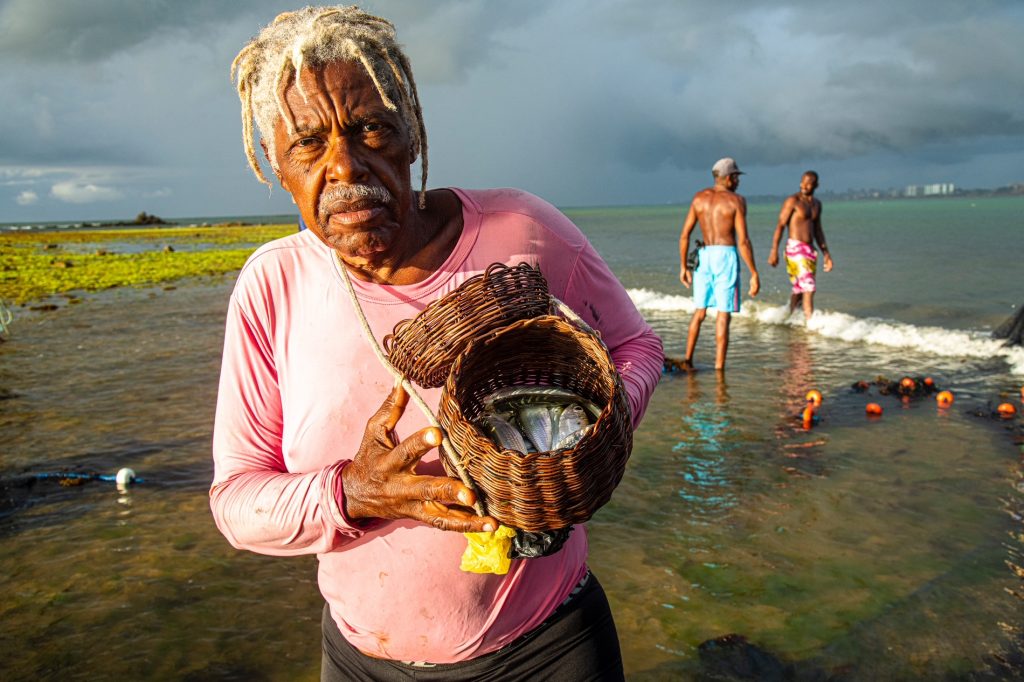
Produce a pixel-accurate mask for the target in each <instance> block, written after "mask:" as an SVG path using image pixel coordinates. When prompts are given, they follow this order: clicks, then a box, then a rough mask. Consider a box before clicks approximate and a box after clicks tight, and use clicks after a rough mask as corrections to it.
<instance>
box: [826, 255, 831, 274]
mask: <svg viewBox="0 0 1024 682" xmlns="http://www.w3.org/2000/svg"><path fill="white" fill-rule="evenodd" d="M831 271H832V256H830V255H829V254H828V251H826V252H825V272H831Z"/></svg>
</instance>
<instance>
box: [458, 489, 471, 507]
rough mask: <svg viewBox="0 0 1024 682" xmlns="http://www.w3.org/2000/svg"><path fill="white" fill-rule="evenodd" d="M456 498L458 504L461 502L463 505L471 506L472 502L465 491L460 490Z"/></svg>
mask: <svg viewBox="0 0 1024 682" xmlns="http://www.w3.org/2000/svg"><path fill="white" fill-rule="evenodd" d="M458 497H459V502H461V503H462V504H465V505H471V504H473V500H472V499H471V498H470V496H469V493H468V492H467V491H465V490H460V491H459V495H458Z"/></svg>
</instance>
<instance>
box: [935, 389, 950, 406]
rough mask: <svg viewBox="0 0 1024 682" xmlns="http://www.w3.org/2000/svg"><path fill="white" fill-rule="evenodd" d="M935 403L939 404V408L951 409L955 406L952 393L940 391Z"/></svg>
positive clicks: (936, 395)
mask: <svg viewBox="0 0 1024 682" xmlns="http://www.w3.org/2000/svg"><path fill="white" fill-rule="evenodd" d="M935 402H937V403H938V404H939V407H949V406H950V405H952V404H953V393H952V391H939V392H938V393H936V394H935Z"/></svg>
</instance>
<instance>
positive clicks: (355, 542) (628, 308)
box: [210, 7, 663, 680]
mask: <svg viewBox="0 0 1024 682" xmlns="http://www.w3.org/2000/svg"><path fill="white" fill-rule="evenodd" d="M234 74H235V77H236V79H237V82H238V91H239V95H240V98H241V100H242V120H243V127H244V133H243V137H244V140H245V146H246V152H247V155H248V158H249V162H250V164H251V166H252V168H253V170H254V172H255V173H256V175H257V176H258V177H259V178H260V179H261V180H263V181H264V182H266V181H267V180H266V178H265V177H264V176H263V173H262V171H261V170H260V167H259V164H258V163H257V156H256V152H255V144H254V140H253V127H252V122H253V121H254V120H255V123H256V124H257V126H258V127H259V132H260V144H261V145H262V147H263V151H264V153H265V156H266V158H267V160H268V161H269V163H270V167H271V168H272V169H273V172H274V174H275V175H276V177H277V180H278V182H279V183H280V184H281V186H282V187H283V188H284V189H285V190H286V191H288V192H289V193H290V194H291V195H292V197H293V198H294V200H295V203H296V204H297V205H298V208H299V211H300V213H301V215H302V218H303V220H304V222H305V224H306V225H307V226H308V227H309V229H307V230H303V231H300V232H297V233H295V234H292V235H290V236H287V237H284V238H282V239H280V240H277V241H274V242H271V243H269V244H266V245H264V246H263V247H262V248H260V249H259V250H258V251H257V252H256V253H255V254H253V256H252V257H251V258H250V259H249V261H248V262H247V263H246V265H245V267H244V268H243V269H242V271H241V273H240V274H239V277H238V282H237V284H236V286H235V290H234V292H233V294H232V296H231V300H230V304H229V309H228V319H227V327H226V334H225V341H224V357H223V365H222V372H221V383H220V391H219V395H218V402H217V414H216V424H215V429H214V443H213V455H214V464H215V472H214V481H213V485H212V487H211V490H210V498H211V507H212V510H213V514H214V517H215V519H216V522H217V525H218V527H219V528H220V530H221V531H222V532H223V533H224V535H225V536H226V537H227V538H228V540H229V541H230V542H231V543H232V545H234V546H235V547H238V548H241V549H247V550H252V551H255V552H261V553H264V554H272V555H280V556H287V555H296V554H311V553H316V554H317V555H318V557H319V561H320V569H319V585H320V590H321V592H322V593H323V595H324V598H325V601H326V605H325V609H324V615H323V619H322V625H323V651H324V655H323V661H322V671H323V672H322V679H325V680H341V679H345V680H354V679H367V680H374V679H407V678H412V677H415V678H417V679H437V680H441V679H443V680H458V679H467V680H468V679H527V678H530V679H541V678H543V679H558V680H576V679H621V677H622V663H621V656H620V654H619V646H618V640H617V636H616V632H615V625H614V622H613V620H612V616H611V612H610V609H609V608H608V603H607V600H606V598H605V596H604V593H603V591H602V590H601V588H600V585H599V584H598V582H597V579H596V578H595V577H593V576H592V575H591V574H590V572H589V570H588V568H587V564H586V560H587V539H586V533H585V531H584V529H583V528H577V529H575V530H574V531H573V532H572V533H571V534H570V535H569V538H568V540H567V541H566V543H565V545H564V546H563V547H562V549H561V550H560V551H558V552H557V553H555V554H552V555H550V556H546V557H542V558H534V559H517V560H513V562H512V566H511V568H510V570H509V571H508V573H507V574H506V575H494V574H476V573H467V572H463V571H461V570H460V568H459V564H460V557H461V555H462V553H463V550H464V549H465V546H466V539H465V537H464V536H463V535H462V533H463V532H470V531H483V530H488V529H492V528H494V527H495V525H496V521H495V520H494V519H493V518H490V517H486V516H484V517H481V516H477V515H475V514H474V513H473V511H472V509H471V505H472V504H473V503H474V502H475V499H474V494H473V492H472V490H470V489H469V488H468V487H466V486H465V485H463V484H462V483H461V482H459V481H457V480H454V479H451V478H448V477H446V476H445V475H444V471H443V469H442V467H441V466H440V462H439V459H438V452H437V450H436V446H437V445H438V443H439V441H440V433H439V431H438V430H437V429H436V428H432V427H430V426H429V422H428V421H427V419H426V418H425V417H423V415H422V414H420V413H418V412H414V411H410V412H408V413H406V412H405V407H406V403H407V400H408V398H407V396H406V394H405V392H404V391H403V390H402V389H401V387H394V383H395V382H394V380H393V379H392V376H391V375H390V374H389V372H388V371H387V370H386V369H385V368H384V367H383V366H382V365H381V363H380V362H379V361H378V358H377V356H376V355H375V354H374V349H373V348H372V346H371V343H370V342H369V341H368V340H367V338H366V337H365V335H364V329H363V328H362V324H361V322H360V319H359V313H358V312H357V308H359V309H361V310H362V312H363V314H364V315H365V322H366V325H367V327H368V331H369V332H370V333H372V334H373V336H374V337H376V338H377V339H380V338H381V337H383V336H384V335H386V334H387V333H388V332H389V331H391V329H392V328H393V327H394V325H395V324H396V323H397V322H399V321H400V320H403V319H407V318H410V317H413V316H415V315H416V313H418V312H419V311H420V310H422V309H423V308H424V307H425V306H426V305H427V304H429V303H430V302H431V301H434V300H436V299H438V298H439V297H441V296H443V295H444V294H446V293H448V292H450V291H452V290H453V289H455V288H456V287H457V286H458V285H459V284H461V283H462V282H464V281H465V280H466V279H468V278H469V277H472V276H474V275H476V274H478V273H481V272H483V271H484V270H485V269H486V268H487V266H488V265H490V264H492V263H495V262H502V263H506V264H509V265H514V264H517V263H519V262H522V261H525V262H528V263H530V264H531V265H534V266H536V267H539V268H540V269H541V271H542V272H543V274H544V275H545V277H546V279H547V280H548V284H549V287H550V291H551V293H552V294H553V295H555V296H557V297H558V298H559V299H561V300H562V301H564V302H565V303H566V304H568V305H569V306H570V307H572V308H573V309H574V310H576V311H577V312H578V313H579V314H580V315H581V316H582V317H583V318H584V319H585V320H586V321H587V322H588V323H589V324H590V325H592V326H593V327H594V328H596V329H598V330H599V331H600V332H601V335H602V339H603V340H604V342H605V343H606V344H607V346H608V348H609V349H610V351H611V354H612V358H613V359H614V361H615V364H616V367H617V368H618V369H619V371H620V374H621V377H622V380H623V384H624V386H625V388H626V391H627V393H628V397H629V404H630V407H631V413H632V418H633V424H634V426H635V425H636V424H637V423H639V420H640V418H641V416H642V415H643V412H644V409H645V407H646V404H647V400H648V399H649V397H650V395H651V393H652V391H653V390H654V387H655V385H656V383H657V381H658V377H659V374H660V370H661V365H662V362H663V355H662V348H661V342H660V340H659V339H658V338H657V336H656V335H655V334H654V333H653V332H652V330H651V329H650V327H649V326H648V325H647V324H646V323H645V322H644V320H643V318H642V317H641V316H640V314H639V313H638V312H637V310H636V308H635V307H634V306H633V304H632V302H631V301H630V299H629V297H628V296H627V294H626V292H625V291H624V290H623V288H622V286H621V285H620V284H619V282H618V280H617V279H616V278H615V276H614V275H613V274H612V273H611V271H610V270H609V269H608V267H607V265H606V264H605V263H604V262H603V261H602V259H601V258H600V257H599V256H598V254H597V253H596V252H595V251H594V249H593V248H592V247H591V245H590V244H589V243H588V241H587V240H586V238H585V237H584V236H583V235H582V233H581V232H580V231H579V230H578V229H577V228H576V227H575V226H574V225H573V224H572V223H571V222H570V221H569V220H568V219H567V218H566V217H565V216H563V215H562V214H561V213H559V212H558V211H557V210H556V209H555V208H553V207H552V206H550V205H549V204H547V203H545V202H543V201H542V200H540V199H538V198H536V197H534V196H531V195H529V194H526V193H524V192H521V191H516V190H509V189H504V190H483V191H480V190H478V191H471V190H464V189H457V188H446V189H434V190H430V191H427V189H426V178H427V161H426V153H427V144H426V131H425V129H424V125H423V117H422V113H421V110H420V105H419V100H418V96H417V92H416V85H415V82H414V80H413V76H412V71H411V68H410V65H409V62H408V59H407V58H406V56H405V54H403V52H402V50H401V49H400V47H399V46H398V44H397V43H396V41H395V34H394V28H393V27H392V25H391V24H390V23H389V22H387V21H386V20H384V19H381V18H378V17H374V16H371V15H369V14H366V13H364V12H362V11H360V10H358V9H357V8H354V7H324V8H316V7H309V8H306V9H303V10H300V11H297V12H290V13H286V14H282V15H280V16H279V17H277V19H275V20H274V22H273V23H272V24H271V25H270V26H268V27H267V28H265V29H264V30H263V31H262V32H261V33H260V34H259V35H258V36H257V37H256V38H255V39H254V40H253V41H252V42H251V43H250V44H249V45H248V46H246V47H245V48H244V49H243V50H242V51H241V52H240V53H239V55H238V57H237V58H236V60H235V63H234ZM417 158H421V159H422V166H421V175H422V185H421V187H420V189H419V191H418V192H417V191H414V190H413V189H412V187H411V182H410V177H411V170H410V166H411V164H412V163H413V162H414V161H415V160H416V159H417ZM350 286H351V290H350V289H349V287H350ZM423 396H424V399H425V400H426V402H427V403H429V404H430V406H431V407H432V408H433V409H435V411H436V406H437V402H438V398H439V391H437V390H430V391H424V392H423Z"/></svg>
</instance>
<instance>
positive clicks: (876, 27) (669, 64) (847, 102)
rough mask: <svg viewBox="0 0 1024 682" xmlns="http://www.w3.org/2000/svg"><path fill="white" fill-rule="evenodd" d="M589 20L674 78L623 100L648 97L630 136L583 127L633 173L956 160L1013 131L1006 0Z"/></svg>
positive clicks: (797, 5) (1022, 24)
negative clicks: (924, 153) (716, 161)
mask: <svg viewBox="0 0 1024 682" xmlns="http://www.w3.org/2000/svg"><path fill="white" fill-rule="evenodd" d="M597 19H600V20H603V21H604V22H606V23H607V22H614V25H615V26H616V27H617V30H618V34H617V36H616V37H615V40H617V41H618V42H619V44H620V45H624V46H628V50H629V51H631V52H635V51H637V50H640V51H643V52H645V53H646V54H647V55H648V56H649V57H650V58H651V60H652V62H654V63H656V64H658V65H660V67H661V68H662V69H663V70H664V72H665V74H664V75H662V77H661V80H662V81H663V82H664V83H668V84H672V83H673V82H674V84H675V88H672V87H668V88H659V89H656V90H653V91H648V92H640V91H639V90H635V91H628V92H626V93H624V97H623V98H622V99H624V100H628V101H636V100H638V99H642V100H644V101H646V102H647V103H648V106H647V107H646V108H644V109H643V110H639V111H637V110H633V111H630V112H629V113H630V116H631V117H633V120H634V121H637V120H639V121H643V124H641V125H638V126H636V128H638V129H639V130H640V132H639V134H638V133H636V132H635V131H631V133H630V135H629V136H628V137H623V136H621V135H618V136H616V134H615V130H614V127H613V126H612V129H609V128H601V129H598V130H594V131H593V134H594V135H597V136H602V135H612V136H613V138H612V139H615V140H616V141H617V144H616V148H617V150H618V153H620V154H622V156H623V158H626V159H628V160H629V161H630V163H632V164H633V165H634V166H635V167H637V168H654V167H658V166H659V165H661V164H664V163H674V164H675V165H678V166H680V167H682V168H691V167H695V166H694V165H693V164H692V161H693V160H695V159H700V161H701V164H700V166H699V167H703V165H704V163H703V162H704V160H705V159H706V158H707V157H708V156H712V157H713V156H714V155H715V154H714V152H713V150H714V149H718V150H729V153H733V154H736V155H741V156H743V157H744V158H746V159H748V160H749V162H751V163H762V164H778V163H788V162H793V161H799V160H800V159H803V158H831V159H842V158H852V157H857V156H860V155H864V154H869V153H873V152H877V151H896V152H912V151H913V150H915V149H918V148H921V147H931V148H932V149H931V151H932V153H934V152H935V151H936V150H947V151H948V152H949V153H950V154H951V155H952V156H951V158H950V160H955V159H958V158H963V156H962V155H963V154H964V153H965V151H964V147H963V146H962V145H959V144H956V143H957V142H959V141H963V140H971V139H974V138H979V139H980V138H986V137H991V136H1006V137H1015V136H1020V135H1022V134H1024V115H1022V113H1021V112H1024V69H1022V68H1021V67H1022V65H1024V41H1021V40H1020V35H1021V34H1022V29H1024V12H1022V6H1021V4H1020V3H1017V2H982V3H960V2H931V1H929V2H923V1H919V2H902V3H892V2H862V3H846V4H844V5H842V6H834V5H827V6H825V5H822V4H821V3H817V2H816V3H810V2H753V3H746V4H744V6H743V11H742V12H737V11H736V7H735V6H730V7H728V8H725V7H722V6H718V5H712V6H707V5H705V3H695V2H694V3H677V2H667V1H666V2H650V3H639V4H637V5H631V6H626V5H624V4H622V3H617V2H609V3H602V5H601V6H600V13H599V14H598V15H595V20H597ZM644 26H646V27H647V34H646V36H645V37H644V39H643V41H642V42H639V41H636V40H635V39H634V38H633V31H636V32H639V31H640V30H641V29H642V28H643V27H644ZM622 27H626V28H628V29H629V30H628V32H625V33H623V31H622ZM674 72H675V73H674ZM678 72H682V73H678ZM625 82H626V86H625V87H626V89H627V90H633V88H631V85H634V86H636V85H640V84H643V86H644V87H645V88H646V87H647V85H648V84H649V81H646V82H645V81H644V79H637V80H636V81H634V82H633V83H630V82H629V81H625ZM666 110H670V111H674V112H676V114H677V118H676V121H675V122H672V121H666V120H665V118H664V116H663V113H662V112H664V111H666ZM953 150H956V151H953Z"/></svg>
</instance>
